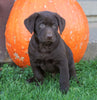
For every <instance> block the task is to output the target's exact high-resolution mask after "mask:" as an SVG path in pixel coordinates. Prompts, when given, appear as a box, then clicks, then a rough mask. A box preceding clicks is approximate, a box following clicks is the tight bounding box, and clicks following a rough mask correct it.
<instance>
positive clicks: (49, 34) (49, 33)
mask: <svg viewBox="0 0 97 100" xmlns="http://www.w3.org/2000/svg"><path fill="white" fill-rule="evenodd" d="M45 38H46V41H48V42H54V41H55V40H56V36H55V33H54V32H53V31H52V30H47V33H46V36H45Z"/></svg>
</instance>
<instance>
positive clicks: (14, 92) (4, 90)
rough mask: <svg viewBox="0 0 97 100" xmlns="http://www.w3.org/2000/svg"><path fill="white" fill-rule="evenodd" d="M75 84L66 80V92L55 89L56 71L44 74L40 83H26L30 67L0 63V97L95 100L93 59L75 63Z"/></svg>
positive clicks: (6, 99) (95, 66)
mask: <svg viewBox="0 0 97 100" xmlns="http://www.w3.org/2000/svg"><path fill="white" fill-rule="evenodd" d="M75 65H76V71H77V77H78V79H79V84H77V83H76V82H75V81H74V80H71V81H70V89H69V91H68V93H67V94H66V95H65V94H62V93H61V92H60V90H59V74H57V75H56V76H55V77H54V78H52V77H51V74H47V77H46V78H45V81H44V84H43V85H41V86H36V85H35V83H31V84H29V83H27V81H26V80H27V79H28V78H29V77H31V76H33V73H32V71H31V68H30V67H28V68H25V69H24V70H23V69H21V68H19V67H15V66H12V65H9V64H4V65H2V66H1V68H2V71H0V100H97V60H91V61H80V62H79V63H76V64H75Z"/></svg>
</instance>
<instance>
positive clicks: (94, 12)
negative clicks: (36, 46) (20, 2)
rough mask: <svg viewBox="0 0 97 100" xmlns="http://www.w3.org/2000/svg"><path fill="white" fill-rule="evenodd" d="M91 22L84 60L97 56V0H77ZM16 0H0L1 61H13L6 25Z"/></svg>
mask: <svg viewBox="0 0 97 100" xmlns="http://www.w3.org/2000/svg"><path fill="white" fill-rule="evenodd" d="M77 1H78V2H79V4H80V5H81V7H82V8H83V10H84V12H85V14H86V16H87V19H88V23H89V31H90V38H89V44H88V48H87V50H86V53H85V55H84V57H83V59H84V60H88V59H94V58H96V57H97V0H77ZM14 2H15V0H0V63H4V62H11V59H10V58H9V56H8V53H7V51H6V46H5V34H4V33H5V27H6V22H7V19H8V16H9V13H10V10H11V8H12V6H13V4H14Z"/></svg>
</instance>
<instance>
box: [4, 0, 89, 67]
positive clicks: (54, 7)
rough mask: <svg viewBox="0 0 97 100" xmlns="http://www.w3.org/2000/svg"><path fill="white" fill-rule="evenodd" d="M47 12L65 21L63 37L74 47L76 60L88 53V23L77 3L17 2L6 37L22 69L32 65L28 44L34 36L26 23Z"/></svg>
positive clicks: (70, 0)
mask: <svg viewBox="0 0 97 100" xmlns="http://www.w3.org/2000/svg"><path fill="white" fill-rule="evenodd" d="M45 10H49V11H52V12H56V13H58V14H59V15H60V16H62V17H63V18H64V19H65V20H66V27H65V29H64V32H63V33H62V35H61V37H62V38H63V40H64V41H65V42H66V44H67V45H68V46H69V47H70V48H71V50H72V52H73V56H74V61H75V62H79V61H80V60H81V59H82V57H83V55H84V53H85V51H86V48H87V44H88V41H89V27H88V21H87V18H86V15H85V13H84V12H83V10H82V8H81V6H80V5H79V4H78V2H77V1H76V0H16V2H15V4H14V6H13V8H12V10H11V13H10V16H9V19H8V22H7V25H6V32H5V37H6V47H7V50H8V53H9V55H10V57H11V58H12V60H13V61H14V62H15V63H16V64H17V65H18V66H20V67H22V68H23V67H27V65H30V61H29V56H28V44H29V41H30V39H31V36H32V35H33V34H32V35H31V34H30V32H29V31H28V30H27V29H26V27H25V26H24V20H25V19H26V18H27V17H28V16H30V15H31V14H33V13H34V12H38V11H45Z"/></svg>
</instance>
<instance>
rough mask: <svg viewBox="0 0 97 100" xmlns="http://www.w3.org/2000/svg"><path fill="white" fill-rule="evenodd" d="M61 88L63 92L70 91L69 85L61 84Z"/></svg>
mask: <svg viewBox="0 0 97 100" xmlns="http://www.w3.org/2000/svg"><path fill="white" fill-rule="evenodd" d="M60 90H61V91H62V93H65V94H66V93H67V92H68V90H69V85H65V84H64V85H61V86H60Z"/></svg>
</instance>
